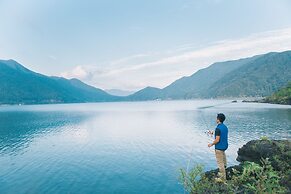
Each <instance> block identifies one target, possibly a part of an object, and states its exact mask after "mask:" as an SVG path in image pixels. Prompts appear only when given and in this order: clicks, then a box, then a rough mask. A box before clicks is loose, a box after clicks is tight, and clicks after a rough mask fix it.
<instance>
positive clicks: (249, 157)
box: [236, 140, 291, 170]
mask: <svg viewBox="0 0 291 194" xmlns="http://www.w3.org/2000/svg"><path fill="white" fill-rule="evenodd" d="M290 151H291V141H288V140H252V141H249V142H248V143H247V144H245V145H244V146H243V147H242V148H240V149H239V150H238V152H237V154H238V157H237V159H236V160H237V161H238V162H245V161H249V162H255V163H258V164H260V163H261V159H262V158H264V159H266V158H269V160H270V161H271V163H272V166H273V167H274V169H275V170H284V169H282V167H283V166H282V164H281V162H283V163H289V164H291V154H290V153H291V152H290Z"/></svg>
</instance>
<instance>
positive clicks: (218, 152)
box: [208, 113, 228, 181]
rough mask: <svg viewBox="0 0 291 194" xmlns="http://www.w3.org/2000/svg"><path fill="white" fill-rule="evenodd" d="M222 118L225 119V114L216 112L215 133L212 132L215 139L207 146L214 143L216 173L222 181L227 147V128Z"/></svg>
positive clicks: (224, 178) (224, 175)
mask: <svg viewBox="0 0 291 194" xmlns="http://www.w3.org/2000/svg"><path fill="white" fill-rule="evenodd" d="M224 120H225V115H224V114H223V113H219V114H217V117H216V123H217V127H216V129H215V134H214V138H215V139H214V141H213V143H210V144H208V147H211V146H213V145H215V156H216V161H217V165H218V168H219V173H218V175H219V178H220V179H221V180H222V181H225V180H226V172H225V168H226V156H225V150H226V149H227V148H228V141H227V138H228V128H227V127H226V125H224V124H223V122H224ZM218 180H219V179H218Z"/></svg>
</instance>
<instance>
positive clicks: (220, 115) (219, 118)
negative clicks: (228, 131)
mask: <svg viewBox="0 0 291 194" xmlns="http://www.w3.org/2000/svg"><path fill="white" fill-rule="evenodd" d="M217 119H218V120H219V121H220V122H222V123H223V121H225V115H224V114H223V113H218V114H217Z"/></svg>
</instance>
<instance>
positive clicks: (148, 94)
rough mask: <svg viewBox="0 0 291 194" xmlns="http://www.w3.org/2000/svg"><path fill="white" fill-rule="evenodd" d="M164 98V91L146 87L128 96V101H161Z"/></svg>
mask: <svg viewBox="0 0 291 194" xmlns="http://www.w3.org/2000/svg"><path fill="white" fill-rule="evenodd" d="M161 96H162V90H161V89H159V88H154V87H146V88H144V89H142V90H140V91H138V92H136V93H134V94H132V95H130V96H127V97H126V99H127V100H130V101H139V100H156V99H160V98H161Z"/></svg>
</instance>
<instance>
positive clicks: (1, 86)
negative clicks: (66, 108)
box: [0, 60, 120, 104]
mask: <svg viewBox="0 0 291 194" xmlns="http://www.w3.org/2000/svg"><path fill="white" fill-rule="evenodd" d="M118 100H120V98H119V97H116V96H112V95H109V94H107V93H106V92H104V91H103V90H101V89H98V88H95V87H92V86H89V85H87V84H85V83H83V82H81V81H80V80H78V79H70V80H69V79H65V78H62V77H54V76H52V77H49V76H45V75H42V74H39V73H35V72H33V71H30V70H29V69H27V68H25V67H24V66H22V65H21V64H19V63H17V62H16V61H14V60H0V104H43V103H76V102H104V101H118Z"/></svg>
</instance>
